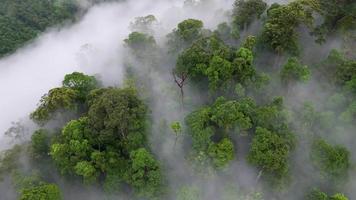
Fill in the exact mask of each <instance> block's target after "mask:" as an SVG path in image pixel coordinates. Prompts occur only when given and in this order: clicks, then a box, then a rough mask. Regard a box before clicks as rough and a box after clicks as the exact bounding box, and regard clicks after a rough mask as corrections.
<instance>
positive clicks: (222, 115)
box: [211, 98, 252, 131]
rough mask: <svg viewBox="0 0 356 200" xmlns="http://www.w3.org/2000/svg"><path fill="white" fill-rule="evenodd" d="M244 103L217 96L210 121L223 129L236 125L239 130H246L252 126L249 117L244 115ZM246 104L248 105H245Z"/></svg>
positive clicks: (229, 128)
mask: <svg viewBox="0 0 356 200" xmlns="http://www.w3.org/2000/svg"><path fill="white" fill-rule="evenodd" d="M244 106H246V104H243V103H240V102H238V101H226V100H225V99H223V98H219V99H218V100H217V101H216V102H215V104H214V105H213V109H212V116H211V121H212V122H214V123H216V124H217V125H218V126H219V127H221V128H224V129H225V130H231V129H233V128H235V127H238V128H239V129H240V130H242V131H244V130H248V129H250V128H251V127H252V124H251V119H250V118H249V117H248V116H246V114H245V113H244V112H245V108H244ZM247 106H248V105H247Z"/></svg>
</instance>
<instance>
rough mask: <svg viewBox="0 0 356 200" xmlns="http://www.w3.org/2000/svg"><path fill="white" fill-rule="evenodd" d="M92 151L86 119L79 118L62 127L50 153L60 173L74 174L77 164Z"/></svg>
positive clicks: (84, 159) (85, 158)
mask: <svg viewBox="0 0 356 200" xmlns="http://www.w3.org/2000/svg"><path fill="white" fill-rule="evenodd" d="M92 151H93V148H92V146H91V144H90V131H89V129H88V119H87V118H80V119H79V120H73V121H71V122H69V123H68V124H67V125H66V126H65V127H64V128H63V130H62V134H61V136H60V139H59V141H58V142H55V143H54V144H52V146H51V152H50V155H51V157H52V159H53V160H54V162H55V163H56V165H57V166H58V167H59V169H60V170H61V172H62V174H76V172H79V170H76V169H75V168H76V166H77V164H78V163H79V162H82V161H86V160H89V159H90V154H91V153H92ZM79 175H83V174H82V173H80V174H79Z"/></svg>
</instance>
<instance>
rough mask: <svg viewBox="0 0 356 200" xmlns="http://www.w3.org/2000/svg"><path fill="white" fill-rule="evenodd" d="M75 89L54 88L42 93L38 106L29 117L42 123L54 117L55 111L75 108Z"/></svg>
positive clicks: (76, 95) (76, 94) (73, 109)
mask: <svg viewBox="0 0 356 200" xmlns="http://www.w3.org/2000/svg"><path fill="white" fill-rule="evenodd" d="M77 99H78V93H77V91H75V90H73V89H71V88H54V89H51V90H50V91H49V92H48V94H46V95H44V96H43V97H42V98H41V100H40V104H39V106H38V108H37V109H36V110H35V111H34V112H33V113H31V119H33V120H34V121H35V122H37V123H39V124H41V125H43V124H44V123H45V122H47V121H48V120H50V119H51V118H52V117H54V115H55V113H56V111H61V110H69V111H75V110H76V109H77Z"/></svg>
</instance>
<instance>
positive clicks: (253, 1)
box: [232, 0, 267, 29]
mask: <svg viewBox="0 0 356 200" xmlns="http://www.w3.org/2000/svg"><path fill="white" fill-rule="evenodd" d="M266 8H267V3H265V2H264V1H263V0H236V1H235V2H234V9H233V14H232V17H233V24H234V26H237V27H238V28H239V29H246V28H248V26H249V25H250V24H251V23H252V22H253V20H255V19H259V18H260V17H261V15H262V14H263V12H264V11H265V10H266Z"/></svg>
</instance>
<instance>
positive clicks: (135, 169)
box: [127, 148, 163, 199]
mask: <svg viewBox="0 0 356 200" xmlns="http://www.w3.org/2000/svg"><path fill="white" fill-rule="evenodd" d="M130 158H131V166H130V171H129V174H128V177H127V178H128V182H129V183H130V184H131V185H132V186H133V187H134V189H135V190H136V194H137V195H138V196H140V197H147V198H150V199H156V198H157V197H158V196H159V195H160V193H161V192H162V191H161V190H162V184H163V177H162V174H161V171H160V166H159V163H158V162H157V160H155V159H154V158H153V156H152V155H151V154H150V153H149V152H148V151H147V150H146V149H144V148H140V149H137V150H135V151H132V152H131V154H130Z"/></svg>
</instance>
